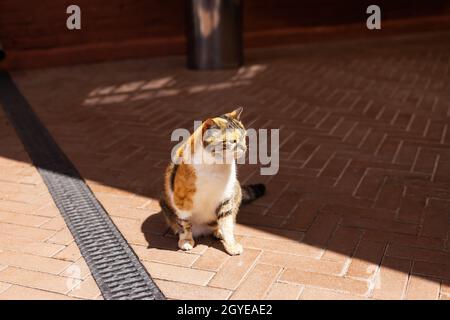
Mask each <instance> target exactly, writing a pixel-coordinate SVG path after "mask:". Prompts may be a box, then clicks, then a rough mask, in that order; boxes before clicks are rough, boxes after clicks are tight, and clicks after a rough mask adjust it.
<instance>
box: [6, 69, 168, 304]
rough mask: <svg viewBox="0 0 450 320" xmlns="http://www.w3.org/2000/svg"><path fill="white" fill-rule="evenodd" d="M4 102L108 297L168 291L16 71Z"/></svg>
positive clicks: (8, 81)
mask: <svg viewBox="0 0 450 320" xmlns="http://www.w3.org/2000/svg"><path fill="white" fill-rule="evenodd" d="M0 103H1V104H2V105H3V108H4V110H5V112H6V114H7V116H8V118H9V120H10V121H11V123H12V125H13V126H14V127H15V129H16V131H17V134H18V135H19V137H20V139H21V140H22V143H23V144H24V146H25V149H26V151H27V152H28V154H29V156H30V158H31V160H32V161H33V164H34V165H35V166H36V167H37V168H38V170H39V173H40V174H41V176H42V178H43V180H44V182H45V184H46V185H47V188H48V190H49V192H50V194H51V196H52V197H53V201H55V204H56V206H57V207H58V209H59V211H60V212H61V214H62V216H63V217H64V220H65V222H66V224H67V226H68V227H69V229H70V231H71V232H72V235H73V237H74V238H75V241H76V243H77V245H78V247H79V248H80V251H81V254H82V255H83V257H84V259H85V260H86V263H87V264H88V266H89V269H90V270H91V273H92V275H93V276H94V278H95V281H96V282H97V285H98V286H99V288H100V290H101V292H102V295H103V297H104V298H105V299H107V300H111V299H121V300H140V299H146V300H155V299H164V295H163V294H162V293H161V291H160V290H159V288H158V287H157V286H156V285H155V283H154V282H153V280H152V278H151V277H150V275H149V274H148V273H147V271H146V270H145V268H144V267H143V266H142V264H141V263H140V261H139V259H138V258H137V256H136V255H135V253H134V252H133V250H132V249H131V248H130V246H129V245H128V243H127V242H126V241H125V239H124V238H123V236H122V234H121V233H120V232H119V230H117V228H116V226H115V225H114V223H113V222H112V221H111V219H110V218H109V216H108V214H107V213H106V211H105V209H104V208H103V207H102V205H101V204H100V203H99V202H98V200H97V199H96V198H95V196H94V194H93V193H92V191H91V190H90V189H89V187H88V186H87V185H86V183H85V182H84V181H83V178H82V177H81V175H80V174H79V173H78V171H77V170H76V168H75V167H74V165H73V164H72V163H71V162H70V160H69V159H68V158H67V157H66V156H65V154H64V153H63V152H62V150H61V149H60V148H59V147H58V145H57V144H56V142H55V141H54V140H53V138H52V137H51V135H50V133H49V132H48V131H47V129H46V128H45V126H44V125H43V124H42V123H41V121H40V120H39V118H38V117H37V115H36V114H35V113H34V112H33V110H32V109H31V106H30V105H29V103H28V101H27V100H26V99H25V97H24V96H23V95H22V94H21V92H20V90H19V89H18V88H17V86H16V85H15V83H14V82H13V80H12V79H11V77H10V75H9V74H8V73H6V72H1V73H0Z"/></svg>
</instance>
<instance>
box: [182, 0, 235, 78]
mask: <svg viewBox="0 0 450 320" xmlns="http://www.w3.org/2000/svg"><path fill="white" fill-rule="evenodd" d="M186 31H187V45H188V47H187V66H188V68H190V69H200V70H208V69H209V70H211V69H227V68H237V67H239V66H241V65H242V64H243V60H244V59H243V40H242V1H241V0H187V30H186Z"/></svg>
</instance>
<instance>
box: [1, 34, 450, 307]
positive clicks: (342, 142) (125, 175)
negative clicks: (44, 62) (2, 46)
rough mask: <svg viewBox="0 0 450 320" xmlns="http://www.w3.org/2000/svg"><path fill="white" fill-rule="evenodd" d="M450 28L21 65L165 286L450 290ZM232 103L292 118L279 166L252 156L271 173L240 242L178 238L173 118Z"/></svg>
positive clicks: (262, 293) (217, 293)
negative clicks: (193, 59) (238, 64)
mask: <svg viewBox="0 0 450 320" xmlns="http://www.w3.org/2000/svg"><path fill="white" fill-rule="evenodd" d="M449 37H450V34H448V33H442V34H431V35H430V34H428V35H416V36H412V37H411V36H410V37H403V38H402V37H398V38H392V39H378V40H366V41H348V42H345V43H328V44H314V45H307V46H301V47H290V48H282V49H266V50H255V51H251V52H249V53H248V55H247V63H246V66H245V67H244V68H242V69H241V70H239V71H235V70H228V71H215V72H193V71H188V70H186V69H185V68H184V65H183V63H184V61H183V59H182V58H181V57H171V58H163V59H149V60H133V61H132V60H130V61H123V62H115V63H104V64H96V65H83V66H76V67H67V68H58V69H52V70H41V71H32V72H21V73H16V74H15V75H14V78H15V80H16V81H17V82H18V84H19V86H20V87H21V88H22V89H23V92H24V94H25V96H26V97H27V98H28V99H29V101H30V103H31V105H32V106H33V107H34V108H35V110H36V111H37V113H38V114H39V116H40V117H41V118H42V119H43V121H44V122H45V124H46V125H47V126H48V128H49V129H50V131H51V132H52V134H53V135H54V137H55V138H56V140H57V141H58V143H59V144H60V145H61V147H62V148H63V150H64V151H65V152H66V153H67V154H68V155H69V157H70V158H71V160H72V161H73V162H74V163H75V165H76V166H77V167H78V169H79V170H80V172H81V173H82V175H83V176H84V177H85V179H86V180H88V183H89V185H90V186H91V188H92V189H93V191H94V192H95V194H96V196H97V197H98V198H99V200H100V201H101V202H102V204H103V205H104V206H105V207H106V209H107V210H108V211H109V213H110V214H111V216H112V218H113V220H114V222H115V223H116V224H117V226H118V227H119V229H120V230H121V232H122V233H123V234H124V236H125V237H126V238H127V240H128V241H129V243H130V244H131V245H132V246H133V248H134V249H135V251H136V253H137V254H138V255H139V257H140V258H141V259H142V261H143V262H144V264H145V266H146V267H147V268H148V270H149V271H150V273H151V274H152V276H153V277H154V278H155V279H157V280H156V281H157V283H158V285H159V286H160V287H161V289H162V291H163V292H164V293H165V294H166V295H167V296H168V297H169V298H190V299H196V298H199V299H207V298H216V299H247V298H255V299H264V298H269V299H270V298H272V299H366V298H368V299H420V298H423V299H448V298H449V297H450V289H449V288H450V286H449V282H450V273H449V270H450V269H449V267H450V252H449V243H448V236H449V221H450V219H449V212H450V128H449V125H450V114H449V112H450V91H449V88H450V56H449V54H448V53H449V52H450V41H449ZM236 105H242V106H244V107H245V112H244V116H243V118H244V123H246V124H247V126H248V127H252V128H279V129H280V142H281V148H280V170H279V172H278V174H277V175H274V176H260V175H259V166H256V165H244V166H241V167H240V173H239V176H240V179H241V181H242V182H244V183H245V182H257V181H262V182H265V183H266V184H267V189H268V193H267V195H266V196H265V197H263V198H261V199H259V200H257V201H256V202H255V203H253V204H251V205H248V206H247V207H244V208H242V210H241V212H240V214H239V217H238V222H239V225H238V228H237V234H238V237H239V239H240V241H241V242H242V244H243V245H244V248H245V253H244V254H243V255H242V256H237V257H229V256H228V255H226V254H225V253H224V251H223V250H222V248H221V246H220V244H219V243H218V242H216V241H214V240H213V239H210V238H206V239H201V240H199V241H198V242H197V246H196V247H195V249H194V250H193V251H192V252H190V253H183V252H180V251H178V250H177V245H176V239H175V238H174V237H173V236H172V235H171V234H170V233H168V232H167V228H166V226H165V225H164V223H163V220H162V217H161V215H160V214H159V207H158V204H157V200H156V199H157V198H158V197H159V194H160V192H161V190H162V177H163V170H164V167H165V165H166V163H167V162H168V161H169V159H170V150H171V147H172V146H173V145H174V142H170V134H171V132H172V130H173V129H175V128H179V127H183V128H188V129H190V130H192V126H193V120H195V119H197V120H201V119H203V118H205V117H206V116H210V115H217V114H220V113H222V112H224V111H227V110H230V109H231V108H233V107H235V106H236ZM22 160H24V161H26V159H22ZM0 274H1V273H0Z"/></svg>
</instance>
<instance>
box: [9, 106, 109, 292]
mask: <svg viewBox="0 0 450 320" xmlns="http://www.w3.org/2000/svg"><path fill="white" fill-rule="evenodd" d="M0 124H1V125H0V150H1V154H0V300H10V299H52V300H53V299H58V300H59V299H97V298H101V295H100V291H99V290H98V287H97V285H96V283H95V281H94V279H93V278H92V276H91V273H90V271H89V268H88V267H87V265H86V263H85V261H84V259H83V257H82V256H81V254H80V252H79V250H78V248H77V246H76V244H75V242H74V239H73V238H72V235H71V234H70V231H69V229H68V228H67V227H66V225H65V223H64V220H63V218H62V217H61V215H60V213H59V211H58V209H57V208H56V206H55V204H54V202H53V200H52V197H51V196H50V194H49V192H48V190H47V187H46V186H45V184H44V182H43V181H42V179H41V176H40V175H39V173H38V171H37V170H36V168H34V167H33V165H32V164H30V159H29V158H28V155H27V153H26V152H25V150H24V148H23V146H22V144H21V143H20V140H19V138H18V137H17V136H16V134H15V131H14V128H12V127H11V126H10V125H9V123H8V122H7V120H6V118H5V115H4V113H3V111H2V110H0Z"/></svg>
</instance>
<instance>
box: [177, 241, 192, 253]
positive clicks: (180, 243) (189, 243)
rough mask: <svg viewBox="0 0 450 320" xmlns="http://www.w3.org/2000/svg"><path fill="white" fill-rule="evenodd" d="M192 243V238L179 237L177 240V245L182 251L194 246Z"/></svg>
mask: <svg viewBox="0 0 450 320" xmlns="http://www.w3.org/2000/svg"><path fill="white" fill-rule="evenodd" d="M194 244H195V243H194V240H192V239H180V240H179V241H178V247H179V248H180V249H181V250H184V251H189V250H192V248H194Z"/></svg>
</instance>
